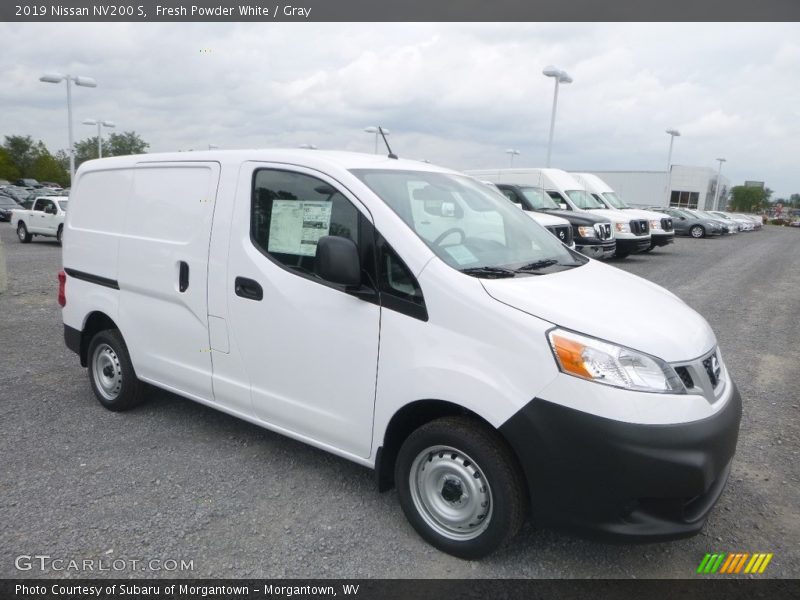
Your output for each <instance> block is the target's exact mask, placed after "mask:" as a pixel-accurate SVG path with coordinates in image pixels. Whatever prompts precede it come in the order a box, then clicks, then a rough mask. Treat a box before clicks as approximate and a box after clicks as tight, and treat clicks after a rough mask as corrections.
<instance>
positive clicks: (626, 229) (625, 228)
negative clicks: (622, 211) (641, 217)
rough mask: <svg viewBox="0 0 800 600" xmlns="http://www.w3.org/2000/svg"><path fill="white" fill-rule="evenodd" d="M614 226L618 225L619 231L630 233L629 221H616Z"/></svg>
mask: <svg viewBox="0 0 800 600" xmlns="http://www.w3.org/2000/svg"><path fill="white" fill-rule="evenodd" d="M614 227H616V229H617V231H618V232H619V233H630V232H631V226H630V225H628V224H627V223H614Z"/></svg>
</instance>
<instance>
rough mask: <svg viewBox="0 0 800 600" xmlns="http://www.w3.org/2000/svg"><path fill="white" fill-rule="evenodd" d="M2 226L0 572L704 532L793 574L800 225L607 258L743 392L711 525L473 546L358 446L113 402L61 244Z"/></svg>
mask: <svg viewBox="0 0 800 600" xmlns="http://www.w3.org/2000/svg"><path fill="white" fill-rule="evenodd" d="M0 237H1V238H2V240H3V242H4V243H5V251H6V255H7V263H8V279H9V290H8V292H6V293H5V294H3V295H2V296H0V308H1V309H2V310H0V315H2V319H0V357H2V362H0V365H1V367H2V368H0V457H1V459H2V462H1V463H0V464H2V468H1V469H0V515H2V517H0V577H28V576H31V577H32V576H37V577H40V576H42V575H43V574H42V573H41V572H40V571H38V570H32V571H24V572H19V571H17V570H16V569H15V567H14V560H15V557H17V556H18V555H22V554H45V555H50V556H52V557H53V558H64V559H76V560H83V559H100V558H103V559H105V560H106V561H110V560H111V559H145V560H149V559H161V560H166V559H174V560H180V559H184V560H192V561H193V564H194V570H193V571H192V572H179V571H170V572H167V571H164V570H162V571H140V570H134V571H123V572H117V573H113V572H112V573H110V574H111V575H116V576H122V577H131V576H132V577H137V576H147V577H160V576H181V577H190V576H196V577H344V578H349V577H422V578H426V577H436V578H439V577H442V578H444V577H500V578H507V577H622V578H627V577H638V578H643V577H656V578H660V577H693V576H694V571H695V569H696V567H697V565H698V563H699V561H700V560H701V559H702V557H703V556H704V554H705V553H706V552H711V551H727V552H734V551H738V552H743V551H744V552H773V553H774V554H775V556H774V558H773V560H772V563H771V564H770V566H769V568H768V569H767V571H766V573H765V575H763V576H762V577H764V576H770V577H800V543H799V542H800V469H799V468H798V464H799V461H800V457H799V456H798V451H799V450H800V428H799V427H798V422H799V421H800V408H799V407H798V404H800V398H798V395H799V394H798V391H797V385H796V378H797V375H798V373H799V371H798V369H799V368H800V351H798V347H797V344H798V342H799V341H800V269H799V268H798V260H797V258H798V256H800V230H796V229H788V228H778V227H767V228H766V229H765V230H764V231H762V232H753V233H743V234H739V235H736V236H731V237H726V238H724V239H703V240H693V239H685V238H679V239H678V240H676V243H675V244H674V245H672V246H669V247H667V248H666V249H657V250H655V251H654V252H652V253H651V254H648V255H642V256H638V257H637V256H634V257H630V258H628V259H625V260H622V261H613V264H615V265H616V266H618V267H620V268H623V269H625V270H626V271H629V272H631V273H635V274H637V275H640V276H642V277H646V278H648V279H650V280H652V281H654V282H656V283H658V284H660V285H663V286H665V287H667V288H668V289H670V290H671V291H673V292H675V293H676V294H678V295H679V296H680V297H682V298H683V299H684V300H685V301H686V302H687V303H688V304H689V305H691V306H692V307H693V308H695V309H696V310H698V311H699V312H700V313H702V314H703V315H704V316H705V317H706V319H708V321H709V322H710V323H711V325H712V327H713V328H714V330H715V331H716V334H717V337H718V339H719V342H720V347H721V350H722V353H723V356H724V357H725V360H726V363H727V365H728V368H729V369H730V371H731V372H732V374H733V376H734V378H735V380H736V382H737V383H738V385H739V388H740V390H741V393H742V398H743V401H744V417H743V422H742V427H741V434H740V441H739V449H738V453H737V456H736V459H735V461H734V465H733V472H732V475H731V479H730V481H729V485H728V488H727V490H726V492H725V493H724V495H723V497H722V499H721V500H720V503H719V504H718V505H717V507H716V509H715V510H714V511H713V513H712V514H711V517H710V519H709V521H708V524H707V526H706V528H705V530H704V531H703V532H702V534H701V535H698V536H696V537H694V538H691V539H688V540H682V541H678V542H670V543H663V544H647V545H638V546H631V545H610V544H605V543H599V542H594V541H586V540H583V539H580V538H577V537H573V536H571V535H568V534H565V533H562V532H559V531H554V530H543V529H538V528H536V527H534V526H531V525H526V526H525V528H524V529H523V531H522V533H521V535H520V536H519V537H518V538H517V539H516V540H515V542H514V543H513V545H511V546H510V547H508V548H506V549H504V550H502V551H500V552H498V553H497V554H495V555H493V556H491V557H490V558H489V559H486V560H484V561H481V562H467V561H462V560H459V559H456V558H452V557H449V556H447V555H444V554H441V553H439V552H437V551H436V550H434V549H432V548H431V547H430V546H428V545H427V544H425V543H424V542H422V541H421V540H420V538H418V537H417V535H416V534H415V533H414V531H413V530H412V529H411V527H410V525H408V524H407V522H406V520H405V518H404V517H403V515H402V513H401V511H400V508H399V506H398V504H397V499H396V495H395V493H394V492H389V493H386V494H378V493H377V491H376V490H375V485H374V482H373V477H372V472H371V471H369V470H367V469H364V468H362V467H359V466H357V465H355V464H351V463H349V462H346V461H344V460H342V459H339V458H336V457H334V456H331V455H328V454H326V453H324V452H321V451H318V450H315V449H313V448H310V447H307V446H304V445H302V444H300V443H297V442H294V441H292V440H289V439H287V438H284V437H281V436H279V435H277V434H273V433H270V432H268V431H266V430H262V429H259V428H258V427H255V426H253V425H250V424H247V423H244V422H242V421H238V420H236V419H234V418H232V417H228V416H226V415H223V414H221V413H218V412H216V411H213V410H211V409H209V408H205V407H203V406H200V405H198V404H195V403H193V402H191V401H188V400H183V399H181V398H178V397H175V396H173V395H170V394H167V393H165V392H160V391H155V390H154V391H153V392H152V397H151V399H150V401H149V402H147V403H146V404H145V405H143V406H141V407H140V408H138V409H136V410H134V411H132V412H129V413H125V414H115V413H111V412H109V411H107V410H105V409H103V408H102V407H101V406H100V404H99V403H98V402H97V401H96V400H95V399H94V396H93V395H92V392H91V390H90V387H89V381H88V379H87V376H86V371H85V370H84V369H82V368H81V367H80V365H79V363H78V359H77V357H76V356H75V355H74V354H72V353H71V352H69V351H68V350H67V349H66V348H65V346H64V343H63V334H62V332H63V330H62V324H61V316H60V312H59V308H58V306H57V304H56V301H55V297H56V286H57V283H56V272H57V271H58V269H59V268H60V256H61V252H60V247H59V246H58V245H56V244H55V243H53V242H50V241H41V240H36V241H34V243H32V244H28V245H22V244H20V243H19V242H18V241H17V240H16V238H15V236H14V232H13V230H12V229H11V228H10V227H9V226H8V224H7V223H0ZM680 326H681V325H680V323H675V327H680ZM108 574H109V573H95V575H101V576H102V575H108ZM44 575H45V576H59V577H77V576H91V575H92V573H85V574H83V575H81V574H79V573H76V572H74V571H49V572H45V573H44Z"/></svg>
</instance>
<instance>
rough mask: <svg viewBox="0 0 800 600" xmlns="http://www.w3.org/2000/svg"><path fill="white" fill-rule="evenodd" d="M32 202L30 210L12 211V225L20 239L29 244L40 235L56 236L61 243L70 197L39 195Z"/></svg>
mask: <svg viewBox="0 0 800 600" xmlns="http://www.w3.org/2000/svg"><path fill="white" fill-rule="evenodd" d="M32 202H33V203H32V205H31V208H30V210H27V209H25V208H20V209H19V210H14V211H13V212H12V213H11V226H12V227H14V228H15V229H16V230H17V237H18V238H19V241H20V242H22V243H23V244H27V243H29V242H30V241H31V240H32V239H33V237H34V236H37V235H40V236H42V237H54V238H56V241H58V242H59V243H60V242H61V236H62V234H63V233H64V217H65V216H66V211H67V204H68V202H69V199H68V198H62V197H60V196H59V197H53V196H39V197H38V198H35V199H34V200H33V201H32Z"/></svg>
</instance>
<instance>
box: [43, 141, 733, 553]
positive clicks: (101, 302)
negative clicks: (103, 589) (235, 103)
mask: <svg viewBox="0 0 800 600" xmlns="http://www.w3.org/2000/svg"><path fill="white" fill-rule="evenodd" d="M189 158H190V160H189ZM74 185H75V190H73V193H72V196H71V200H70V202H71V206H70V209H69V210H68V212H67V217H66V223H65V234H64V248H63V264H64V270H63V271H62V272H61V273H59V291H58V298H59V304H60V305H61V306H62V307H63V310H62V315H63V322H64V339H65V342H66V344H67V346H68V347H69V348H70V349H71V350H73V351H75V352H76V353H77V354H78V356H79V359H80V363H81V364H82V365H83V366H86V367H88V377H89V382H90V385H91V387H92V389H93V391H94V394H95V396H96V397H97V399H98V401H99V402H100V403H101V404H102V405H103V406H104V407H106V408H108V409H110V410H114V411H121V410H126V409H129V408H131V407H133V406H135V405H136V404H137V403H139V402H141V401H142V400H143V398H144V390H145V388H144V387H143V382H147V383H149V384H152V385H155V386H157V387H162V388H165V389H168V390H171V391H172V392H174V393H177V394H180V395H183V396H186V397H188V398H191V399H193V400H195V401H198V402H201V403H203V404H207V405H209V406H211V407H214V408H216V409H219V410H221V411H224V412H227V413H230V414H232V415H235V416H237V417H240V418H243V419H245V420H248V421H250V422H253V423H255V424H257V425H259V426H262V427H266V428H268V429H272V430H274V431H276V432H278V433H280V434H283V435H287V436H290V437H292V438H295V439H298V440H301V441H303V442H304V443H308V444H312V445H314V446H317V447H319V448H322V449H324V450H326V451H328V452H333V453H335V454H337V455H338V456H341V457H343V458H346V459H349V460H351V461H354V462H356V463H358V464H360V465H363V466H365V467H368V468H373V469H375V470H376V480H377V482H378V486H379V489H382V490H386V489H389V488H391V487H392V486H396V488H397V496H398V499H399V501H400V505H401V507H402V509H403V511H404V513H405V514H406V516H407V518H408V519H409V521H410V523H411V524H412V526H413V527H414V528H415V529H416V530H417V532H418V533H419V534H420V536H421V537H422V538H424V539H425V540H427V541H428V542H429V543H431V544H432V545H434V546H435V547H437V548H439V549H440V550H442V551H445V552H448V553H451V554H453V555H455V556H459V557H462V558H470V559H474V558H479V557H482V556H485V555H487V554H488V553H490V552H492V551H493V550H495V549H496V548H498V547H499V546H500V545H502V544H503V543H504V542H506V541H508V540H510V539H511V538H512V537H513V535H514V534H515V533H516V532H517V531H518V530H519V528H520V527H521V525H522V523H523V522H524V520H525V518H526V516H527V515H528V514H529V513H531V512H532V513H533V514H534V515H535V517H536V518H537V520H539V521H540V522H546V521H552V522H561V523H571V524H574V525H576V526H583V527H584V528H591V529H593V530H594V531H599V532H602V533H605V534H606V535H611V536H617V537H623V538H624V537H627V538H628V539H631V538H633V539H636V540H640V541H641V540H655V539H669V538H674V537H684V536H687V535H692V534H695V533H697V532H699V531H700V530H701V529H702V527H703V524H704V522H705V520H706V517H707V515H708V513H709V511H710V510H711V509H712V507H713V505H714V504H715V503H716V501H717V499H718V498H719V496H720V494H721V493H722V491H723V489H724V487H725V484H726V481H727V478H728V475H729V473H730V469H731V461H732V458H733V456H734V453H735V449H736V443H737V437H738V430H739V422H740V418H741V398H740V396H739V393H738V391H737V389H736V386H735V385H734V382H733V380H732V379H731V376H730V374H729V372H728V369H727V368H726V366H725V364H724V362H723V360H722V357H721V355H720V352H719V349H718V347H717V340H716V337H715V336H714V333H713V331H712V330H711V328H710V326H709V325H708V323H707V322H706V320H705V319H703V317H702V316H700V315H699V314H698V313H696V312H695V311H694V310H692V309H691V308H690V307H689V306H688V305H687V304H685V303H684V302H683V301H681V300H680V299H679V298H677V297H676V296H675V295H674V294H672V293H670V292H668V291H667V290H665V289H663V288H661V287H659V286H657V285H656V284H654V283H652V282H650V281H646V280H644V279H641V278H639V277H636V276H634V275H631V274H629V273H626V272H625V271H623V270H621V269H617V268H615V267H612V266H609V265H606V264H604V263H602V262H601V261H595V260H590V259H589V258H587V257H585V256H584V255H582V254H580V253H578V252H576V251H574V250H570V249H569V248H568V247H566V246H565V245H564V244H562V243H560V242H559V241H558V240H557V239H555V238H554V237H553V236H552V235H551V234H550V233H548V232H547V231H545V230H544V229H543V228H542V227H541V226H539V225H538V224H536V223H534V222H533V220H532V219H530V218H529V217H528V216H527V215H525V213H524V212H522V211H520V210H519V209H517V208H515V207H514V206H512V205H511V203H510V202H508V201H506V200H504V199H503V198H501V197H500V196H499V195H498V194H496V193H494V192H491V191H490V190H488V189H487V188H486V187H485V186H484V185H482V184H480V183H479V182H477V181H474V180H473V179H471V178H469V177H466V176H464V175H462V174H460V173H457V172H455V171H450V170H448V169H443V168H439V167H436V166H434V165H430V164H425V163H420V162H416V161H408V160H400V159H397V158H396V157H395V156H393V155H392V156H390V157H389V158H387V157H384V156H378V155H373V154H356V153H348V152H324V151H320V150H308V151H303V150H253V151H227V152H193V153H191V157H187V155H186V153H170V154H148V155H147V156H125V157H112V158H105V159H103V160H98V161H87V162H85V163H83V164H82V165H81V167H80V168H79V170H78V172H77V175H76V178H75V184H74ZM177 192H179V193H177ZM47 200H48V201H52V199H50V198H48V199H47ZM675 323H680V325H681V328H682V330H683V331H686V332H690V334H689V335H679V334H676V329H675ZM331 478H332V479H334V478H335V477H334V474H331ZM312 518H313V516H312Z"/></svg>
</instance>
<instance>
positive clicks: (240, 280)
mask: <svg viewBox="0 0 800 600" xmlns="http://www.w3.org/2000/svg"><path fill="white" fill-rule="evenodd" d="M234 290H235V292H236V295H237V296H241V297H242V298H247V299H248V300H257V301H258V300H261V299H262V298H263V297H264V290H263V289H262V288H261V284H259V283H258V282H257V281H253V280H252V279H248V278H247V277H237V278H236V281H235V282H234Z"/></svg>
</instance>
